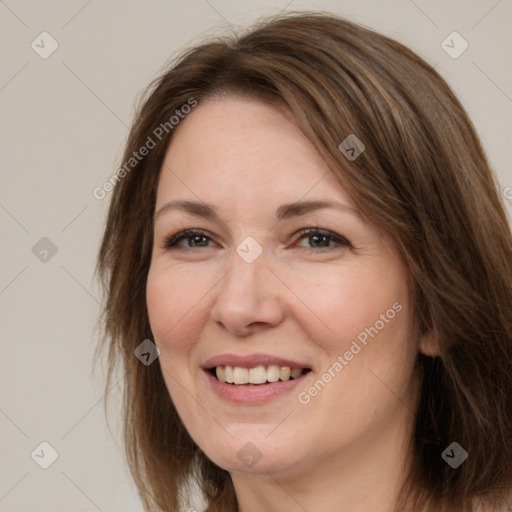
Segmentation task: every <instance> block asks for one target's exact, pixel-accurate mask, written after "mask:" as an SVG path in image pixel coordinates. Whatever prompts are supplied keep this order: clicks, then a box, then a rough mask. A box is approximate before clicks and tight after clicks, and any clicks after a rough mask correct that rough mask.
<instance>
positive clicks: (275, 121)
mask: <svg viewBox="0 0 512 512" xmlns="http://www.w3.org/2000/svg"><path fill="white" fill-rule="evenodd" d="M305 195H310V196H312V197H313V196H314V197H315V198H316V197H318V196H319V195H321V196H322V198H325V199H338V200H340V199H341V200H343V201H344V202H346V203H347V204H350V199H349V197H348V196H347V195H346V193H345V191H344V190H343V188H342V187H341V186H340V184H339V181H338V180H337V179H336V178H335V176H334V174H333V173H332V171H331V170H330V169H329V167H328V166H327V164H326V163H325V161H324V160H323V158H322V157H321V155H320V154H319V153H318V152H317V151H316V149H315V148H314V147H313V145H312V144H311V142H310V141H309V140H308V139H307V138H306V137H305V136H304V134H303V133H302V132H301V131H300V130H299V128H298V127H297V126H296V125H295V124H294V123H293V121H292V120H291V118H290V117H289V115H288V114H287V113H286V112H284V111H282V110H280V109H278V108H276V107H274V106H271V105H268V104H266V103H263V102H261V101H258V100H255V99H252V98H247V97H237V96H233V97H226V98H222V99H209V100H206V101H204V102H202V103H200V104H199V105H198V106H197V107H196V108H195V109H194V110H193V111H192V112H191V113H190V114H189V115H188V116H187V117H186V118H185V119H184V120H182V121H181V123H180V124H179V126H177V127H176V128H175V132H174V134H173V138H172V139H171V143H170V145H169V148H168V150H167V153H166V156H165V159H164V163H163V166H162V172H161V176H160V182H159V187H158V198H157V203H160V202H162V201H163V200H169V198H170V197H175V196H176V197H178V196H179V197H182V196H186V197H188V198H192V196H195V197H194V199H196V200H197V199H198V198H200V199H203V200H207V198H215V197H217V198H219V199H220V198H224V199H227V198H230V199H231V200H234V199H235V197H234V196H236V198H238V199H239V200H240V201H242V202H244V201H245V202H250V201H251V200H252V199H254V198H255V197H259V198H268V199H270V198H271V197H277V198H278V199H289V200H297V199H299V198H301V197H303V196H305ZM306 198H307V197H306ZM247 204H248V203H247Z"/></svg>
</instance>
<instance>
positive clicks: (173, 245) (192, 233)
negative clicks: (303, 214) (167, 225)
mask: <svg viewBox="0 0 512 512" xmlns="http://www.w3.org/2000/svg"><path fill="white" fill-rule="evenodd" d="M297 234H298V235H299V238H298V241H299V240H300V239H302V238H303V237H306V236H314V235H317V236H318V235H319V236H323V237H326V238H327V239H328V240H329V241H334V242H336V243H337V245H338V246H340V247H348V248H351V247H352V245H351V243H350V242H349V241H348V240H347V239H346V238H345V237H343V236H340V235H337V234H336V233H333V232H332V231H328V230H325V229H319V228H306V229H303V230H301V231H299V232H298V233H297ZM197 236H200V237H204V238H208V239H211V237H210V236H209V235H208V233H206V232H205V231H202V230H200V229H187V230H185V231H181V232H180V233H177V234H176V235H173V236H170V237H168V238H166V239H165V241H164V243H163V244H162V248H164V249H167V250H191V249H194V247H178V246H177V244H178V242H180V241H181V240H186V239H187V238H188V239H190V238H192V237H197ZM199 248H203V247H201V246H199ZM300 249H304V250H306V251H310V252H325V251H331V250H334V249H336V246H331V247H319V248H314V247H300Z"/></svg>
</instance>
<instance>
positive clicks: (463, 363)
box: [98, 13, 512, 512]
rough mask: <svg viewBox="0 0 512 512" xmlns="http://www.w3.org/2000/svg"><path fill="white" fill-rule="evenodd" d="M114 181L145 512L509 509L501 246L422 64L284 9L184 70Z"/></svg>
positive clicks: (492, 193)
mask: <svg viewBox="0 0 512 512" xmlns="http://www.w3.org/2000/svg"><path fill="white" fill-rule="evenodd" d="M123 164H124V165H123V167H122V168H121V169H120V171H119V173H118V180H117V185H116V188H115V190H114V193H113V198H112V202H111V206H110V210H109V216H108V221H107V226H106V230H105V233H104V238H103V242H102V246H101V250H100V253H99V259H98V270H99V272H100V275H101V276H102V278H103V282H104V285H105V291H106V295H107V303H106V308H105V317H104V318H105V324H104V327H105V340H106V341H108V347H109V355H110V373H109V375H111V374H112V372H113V371H114V368H116V367H117V366H118V365H122V366H123V368H124V369H125V370H126V372H127V375H126V380H125V399H124V408H125V410H124V413H125V424H124V427H125V430H124V433H125V447H126V452H127V456H128V460H129V463H130V468H131V471H132V475H133V477H134V479H135V481H136V483H137V486H138V488H139V491H140V494H141V497H142V500H143V502H144V505H145V507H146V510H162V511H171V510H181V509H182V510H185V509H186V508H187V506H188V504H187V498H188V494H187V493H189V492H191V491H190V487H189V484H190V482H191V481H192V482H195V483H196V484H197V485H198V486H199V488H200V490H201V492H202V494H203V497H204V499H205V501H206V503H207V506H208V508H207V510H209V511H214V510H215V511H235V510H239V511H243V512H252V511H261V510H265V511H273V510H288V511H295V510H297V511H299V510H300V511H303V510H307V511H310V512H311V511H315V510H322V511H331V510H332V511H334V510H336V511H339V510H347V511H351V512H353V511H368V510H379V511H395V510H400V511H402V510H404V511H405V510H406V511H415V512H416V511H422V510H429V511H449V510H450V511H451V510H454V511H462V510H464V511H480V510H493V511H505V510H508V508H507V503H508V502H507V499H510V489H511V486H512V464H511V461H512V436H511V435H510V434H511V425H512V404H511V397H512V359H511V356H510V354H511V353H512V237H511V233H510V228H509V226H508V224H507V220H506V215H505V212H504V208H503V205H502V203H501V200H500V198H499V195H498V192H497V189H496V185H495V182H494V178H493V175H492V173H491V171H490V169H489V166H488V164H487V162H486V159H485V156H484V153H483V150H482V148H481V145H480V142H479V140H478V137H477V135H476V133H475V131H474V128H473V126H472V124H471V122H470V121H469V119H468V117H467V115H466V114H465V112H464V110H463V108H462V107H461V105H460V103H459V102H458V100H457V99H456V98H455V97H454V95H453V93H452V92H451V90H450V89H449V87H448V86H447V85H446V83H445V82H444V80H443V79H442V78H441V77H440V76H439V75H438V74H437V73H436V72H435V71H434V70H433V69H432V68H431V67H430V66H429V65H428V64H426V63H425V62H424V61H423V60H421V59H420V58H419V57H418V56H416V55H415V54H414V53H412V52H411V51H410V50H408V49H407V48H405V47H404V46H402V45H401V44H399V43H397V42H395V41H392V40H390V39H388V38H386V37H384V36H382V35H379V34H376V33H375V32H373V31H370V30H368V29H366V28H363V27H360V26H358V25H355V24H353V23H350V22H348V21H346V20H343V19H340V18H337V17H334V16H331V15H325V14H315V13H302V14H293V15H287V16H282V17H279V18H278V19H274V20H270V21H268V22H266V23H264V24H261V25H259V26H258V27H256V28H255V29H253V30H252V31H251V32H249V33H247V34H246V35H243V36H240V37H238V38H235V39H229V40H215V41H211V42H209V43H205V44H203V45H201V46H199V47H196V48H192V49H191V50H189V51H188V52H186V53H185V54H184V55H182V56H181V58H180V59H179V60H178V61H177V63H175V64H174V65H173V66H172V67H171V68H170V69H169V70H168V71H167V72H166V73H165V74H164V75H163V76H161V77H160V78H159V79H158V80H157V81H156V82H155V84H153V87H152V88H151V90H150V92H149V94H148V96H147V98H146V99H145V101H144V102H143V104H142V106H141V107H140V109H139V113H138V116H137V118H136V121H135V123H134V125H133V127H132V130H131V132H130V135H129V139H128V143H127V146H126V151H125V156H124V161H123ZM153 343H154V344H153ZM135 356H137V357H135ZM157 356H158V357H157ZM107 386H108V383H107ZM180 506H181V507H182V508H181V509H180V508H179V507H180Z"/></svg>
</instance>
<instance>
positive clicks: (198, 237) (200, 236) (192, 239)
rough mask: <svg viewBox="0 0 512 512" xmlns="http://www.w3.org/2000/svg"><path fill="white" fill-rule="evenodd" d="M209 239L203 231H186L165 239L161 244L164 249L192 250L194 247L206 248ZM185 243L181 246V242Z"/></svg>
mask: <svg viewBox="0 0 512 512" xmlns="http://www.w3.org/2000/svg"><path fill="white" fill-rule="evenodd" d="M210 240H211V237H210V236H209V235H208V233H206V232H205V231H201V230H198V229H187V230H186V231H180V232H179V233H177V234H176V235H173V236H170V237H168V238H166V239H165V241H164V243H163V244H162V248H164V249H193V248H195V247H208V242H209V241H210ZM184 241H186V242H187V244H186V245H183V244H182V243H181V242H184Z"/></svg>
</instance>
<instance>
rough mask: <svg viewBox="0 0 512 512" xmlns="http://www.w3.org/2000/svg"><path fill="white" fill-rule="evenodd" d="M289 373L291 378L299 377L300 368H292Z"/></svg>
mask: <svg viewBox="0 0 512 512" xmlns="http://www.w3.org/2000/svg"><path fill="white" fill-rule="evenodd" d="M290 373H291V377H292V379H296V378H297V377H300V375H301V374H302V370H301V369H300V368H293V369H292V371H291V372H290Z"/></svg>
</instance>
